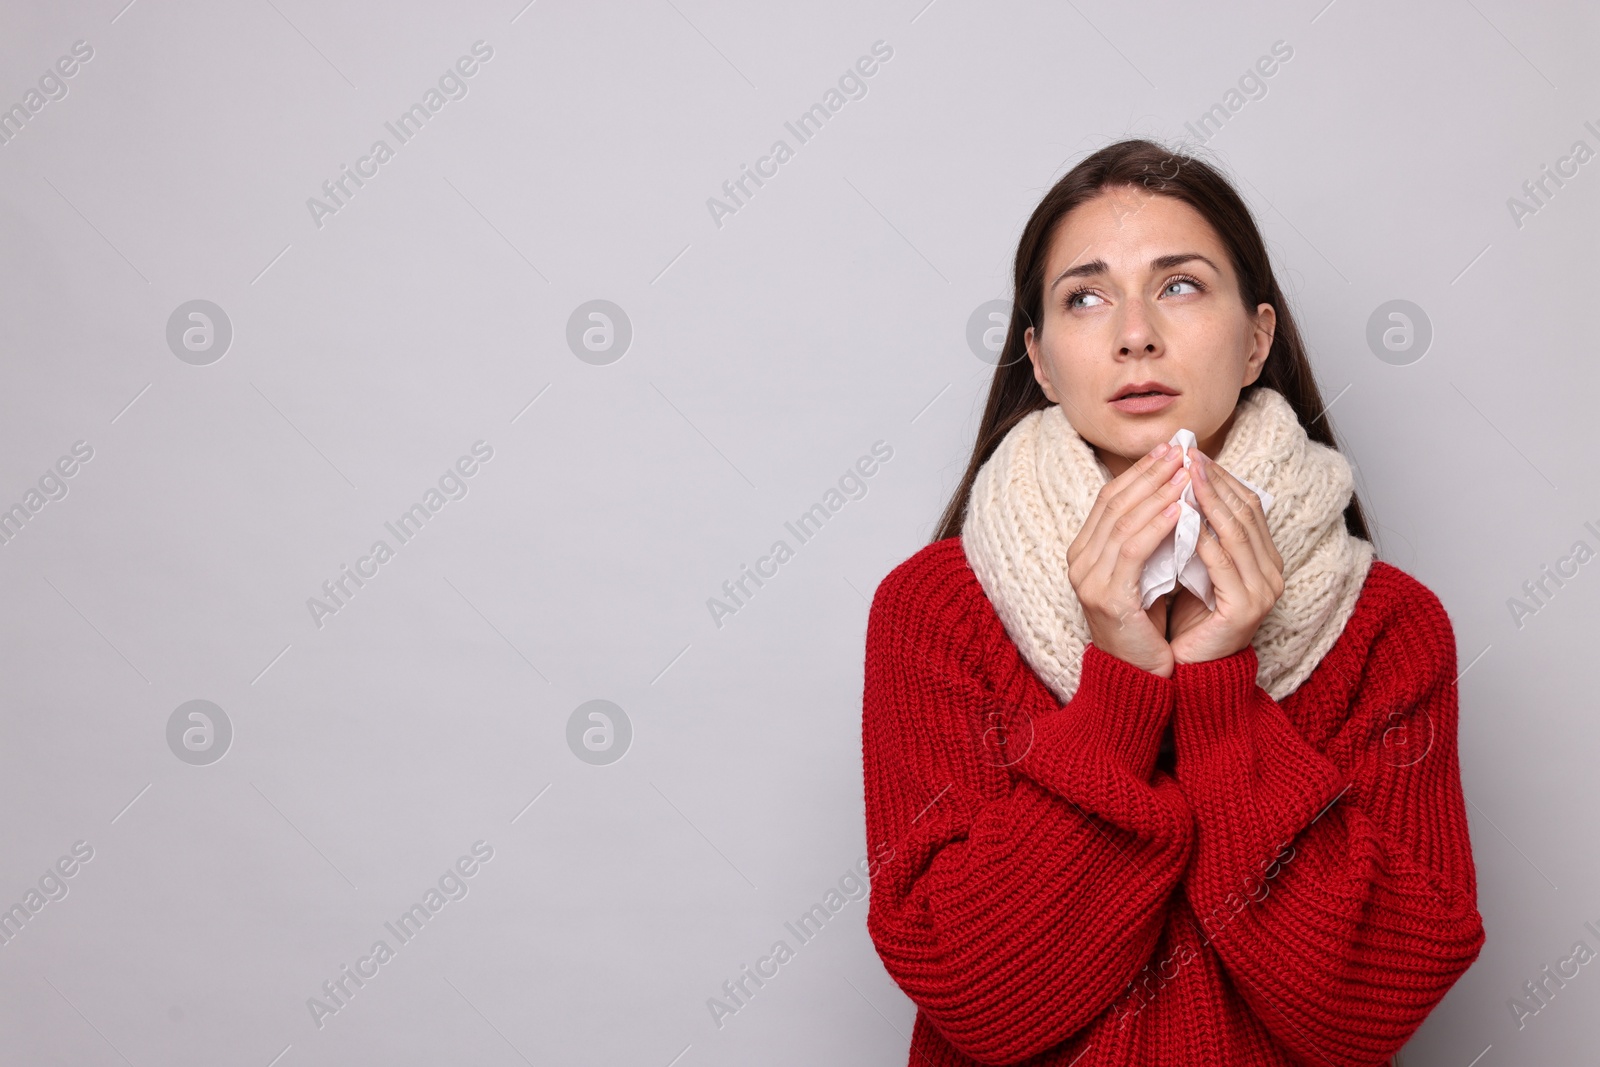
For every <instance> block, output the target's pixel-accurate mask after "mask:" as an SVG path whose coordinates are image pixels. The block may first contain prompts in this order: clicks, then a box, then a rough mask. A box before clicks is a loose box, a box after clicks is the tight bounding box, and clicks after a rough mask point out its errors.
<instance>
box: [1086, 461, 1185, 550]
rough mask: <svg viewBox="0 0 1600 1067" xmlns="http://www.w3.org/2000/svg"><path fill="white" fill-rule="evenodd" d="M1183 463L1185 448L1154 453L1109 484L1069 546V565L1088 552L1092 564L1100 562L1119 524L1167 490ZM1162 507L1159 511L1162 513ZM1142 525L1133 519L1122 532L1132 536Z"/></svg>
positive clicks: (1096, 500)
mask: <svg viewBox="0 0 1600 1067" xmlns="http://www.w3.org/2000/svg"><path fill="white" fill-rule="evenodd" d="M1182 461H1183V450H1182V449H1177V448H1173V449H1169V450H1168V451H1167V452H1165V453H1164V454H1162V455H1161V456H1157V455H1155V453H1154V452H1153V451H1152V452H1150V453H1149V454H1147V455H1146V456H1144V458H1142V459H1141V460H1140V461H1139V462H1138V463H1136V464H1134V465H1133V466H1132V467H1130V468H1128V469H1127V470H1125V471H1123V472H1122V473H1121V474H1120V475H1118V476H1117V477H1116V478H1114V479H1112V480H1111V481H1109V482H1107V483H1106V484H1105V486H1104V487H1103V488H1102V489H1101V490H1100V493H1099V495H1098V496H1097V497H1096V498H1095V502H1094V507H1092V508H1091V509H1090V510H1089V517H1088V518H1087V519H1085V520H1084V523H1083V528H1082V529H1081V530H1079V531H1078V536H1077V537H1076V538H1074V539H1073V542H1072V545H1071V546H1069V547H1068V549H1067V561H1068V562H1069V563H1071V562H1073V561H1075V560H1076V559H1077V558H1078V555H1079V554H1081V553H1087V554H1088V557H1089V560H1090V561H1091V563H1092V562H1093V561H1095V560H1098V559H1099V558H1100V556H1101V555H1102V554H1103V553H1104V551H1105V544H1106V542H1107V541H1108V540H1109V539H1110V537H1111V535H1112V531H1113V530H1114V529H1115V526H1116V523H1117V522H1118V521H1121V520H1122V519H1123V517H1124V516H1126V515H1128V514H1129V513H1130V512H1132V511H1134V510H1136V509H1137V508H1138V507H1139V506H1140V505H1141V504H1144V503H1146V502H1147V501H1149V499H1150V498H1151V497H1152V496H1153V495H1157V494H1159V493H1160V492H1161V491H1162V490H1163V489H1164V488H1167V486H1168V484H1169V482H1168V479H1170V478H1171V477H1172V476H1173V474H1174V472H1176V471H1178V470H1181V469H1182ZM1180 491H1181V490H1180ZM1164 506H1165V505H1164V504H1163V505H1160V507H1164ZM1160 507H1158V508H1157V510H1160ZM1140 525H1143V523H1142V522H1140V523H1135V522H1134V521H1133V520H1131V519H1130V520H1128V521H1127V522H1125V523H1124V525H1123V528H1122V532H1123V533H1124V534H1126V533H1129V532H1131V531H1132V530H1135V529H1138V527H1139V526H1140Z"/></svg>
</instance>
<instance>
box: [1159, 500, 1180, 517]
mask: <svg viewBox="0 0 1600 1067" xmlns="http://www.w3.org/2000/svg"><path fill="white" fill-rule="evenodd" d="M1177 513H1178V502H1177V501H1176V500H1174V501H1173V502H1172V503H1170V504H1168V505H1167V506H1166V507H1165V508H1162V509H1161V514H1163V515H1165V516H1166V517H1167V518H1169V519H1170V518H1172V516H1174V515H1176V514H1177Z"/></svg>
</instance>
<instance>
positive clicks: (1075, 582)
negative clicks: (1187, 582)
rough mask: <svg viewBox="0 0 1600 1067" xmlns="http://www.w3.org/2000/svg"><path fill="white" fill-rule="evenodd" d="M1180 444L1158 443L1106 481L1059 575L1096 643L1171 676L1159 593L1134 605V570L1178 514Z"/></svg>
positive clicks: (1184, 477) (1182, 475)
mask: <svg viewBox="0 0 1600 1067" xmlns="http://www.w3.org/2000/svg"><path fill="white" fill-rule="evenodd" d="M1182 464H1183V449H1181V448H1173V447H1172V446H1170V445H1167V444H1160V445H1157V446H1156V447H1155V449H1154V450H1152V451H1151V452H1150V454H1149V455H1147V456H1145V457H1144V458H1143V459H1141V460H1139V462H1137V463H1135V464H1134V465H1133V466H1131V467H1129V468H1128V469H1127V470H1125V471H1123V472H1122V473H1121V474H1119V475H1118V476H1117V477H1115V478H1113V479H1112V480H1111V481H1109V482H1107V483H1106V484H1105V485H1104V486H1102V487H1101V489H1100V494H1099V495H1098V496H1097V497H1095V501H1094V507H1093V508H1091V509H1090V511H1089V517H1088V518H1087V519H1085V520H1084V523H1083V528H1082V529H1081V530H1079V531H1078V536H1077V537H1075V538H1074V539H1073V541H1072V544H1070V545H1068V546H1067V579H1068V580H1069V581H1070V582H1071V583H1072V588H1073V591H1074V592H1075V593H1077V596H1078V603H1079V604H1081V605H1082V606H1083V614H1084V618H1085V620H1086V621H1087V622H1088V625H1089V639H1090V640H1091V641H1092V642H1094V645H1095V647H1096V648H1099V649H1100V650H1101V651H1103V652H1109V653H1110V654H1111V655H1113V656H1116V657H1117V658H1118V659H1120V660H1123V661H1124V662H1126V663H1131V664H1133V665H1134V666H1135V667H1140V668H1143V669H1144V670H1147V671H1149V672H1150V673H1151V674H1159V675H1160V676H1161V677H1163V678H1170V677H1172V668H1173V664H1174V660H1173V650H1172V647H1171V646H1170V645H1168V644H1167V598H1165V597H1162V598H1160V599H1159V600H1157V601H1156V602H1155V603H1154V604H1151V605H1150V607H1149V609H1148V610H1143V609H1141V608H1140V607H1139V575H1140V574H1141V573H1143V571H1144V565H1145V562H1146V561H1147V560H1148V559H1149V558H1150V553H1152V552H1154V551H1155V548H1156V546H1157V545H1158V544H1160V543H1161V539H1162V538H1163V537H1165V536H1166V535H1167V534H1168V533H1169V532H1170V531H1171V530H1172V528H1173V527H1174V526H1176V525H1177V522H1178V497H1179V496H1180V495H1182V493H1183V487H1184V485H1185V484H1186V483H1187V482H1188V473H1189V472H1188V471H1187V470H1185V469H1184V467H1183V465H1182Z"/></svg>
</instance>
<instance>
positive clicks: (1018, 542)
mask: <svg viewBox="0 0 1600 1067" xmlns="http://www.w3.org/2000/svg"><path fill="white" fill-rule="evenodd" d="M1214 458H1215V459H1216V461H1217V462H1218V463H1220V464H1221V465H1222V466H1223V468H1225V469H1226V470H1227V471H1228V472H1229V473H1230V474H1232V475H1234V476H1235V477H1238V478H1245V479H1248V480H1250V481H1251V482H1254V483H1255V484H1256V485H1259V486H1261V487H1262V488H1264V489H1266V490H1267V491H1268V492H1269V493H1271V494H1272V495H1273V497H1274V501H1273V504H1272V507H1271V508H1270V509H1269V510H1268V512H1267V529H1268V531H1269V532H1270V533H1271V534H1272V543H1273V544H1274V545H1275V546H1276V547H1277V549H1278V553H1279V555H1281V556H1282V557H1283V582H1284V586H1283V595H1282V596H1281V597H1279V599H1278V602H1277V603H1276V604H1275V605H1274V606H1273V608H1272V610H1271V611H1270V612H1269V613H1268V614H1267V617H1266V618H1265V619H1263V620H1262V621H1261V626H1260V628H1259V629H1258V630H1257V631H1256V635H1255V637H1254V638H1253V639H1252V640H1251V644H1252V645H1253V646H1254V648H1255V650H1256V658H1257V664H1258V669H1257V672H1256V683H1257V684H1258V685H1259V686H1261V688H1262V689H1265V690H1266V691H1267V693H1268V694H1269V695H1270V696H1271V697H1272V698H1273V699H1274V700H1281V699H1283V698H1284V697H1285V696H1287V695H1288V694H1290V693H1292V692H1294V690H1295V689H1296V688H1297V687H1298V686H1299V685H1300V683H1301V682H1303V681H1305V679H1306V678H1307V676H1309V675H1310V674H1311V671H1312V669H1313V668H1315V667H1316V665H1317V663H1318V662H1320V661H1321V659H1322V657H1323V655H1324V654H1326V653H1327V651H1328V649H1329V648H1331V647H1333V643H1334V641H1335V640H1337V639H1338V637H1339V634H1340V633H1341V632H1343V630H1344V625H1345V623H1346V622H1347V621H1348V620H1349V618H1350V613H1351V612H1352V611H1354V610H1355V605H1356V598H1357V597H1358V596H1359V595H1360V593H1361V587H1362V584H1363V583H1364V582H1365V581H1366V577H1367V570H1368V568H1369V567H1370V566H1371V563H1372V559H1373V549H1372V544H1371V543H1370V542H1368V541H1364V540H1362V539H1361V538H1358V537H1354V536H1352V535H1351V534H1350V533H1349V532H1348V531H1347V530H1346V529H1345V525H1344V509H1345V506H1346V505H1347V504H1348V503H1349V502H1350V495H1351V493H1352V492H1353V491H1354V480H1353V478H1352V475H1351V470H1350V463H1349V461H1348V460H1346V459H1345V457H1344V456H1343V455H1342V454H1341V453H1339V452H1338V451H1337V450H1335V449H1332V448H1329V447H1327V446H1326V445H1323V444H1319V443H1318V442H1316V441H1312V440H1311V439H1310V438H1308V437H1307V436H1306V432H1305V429H1304V428H1303V427H1302V426H1301V425H1300V421H1299V419H1298V418H1297V417H1296V416H1295V413H1294V409H1293V408H1291V407H1290V406H1289V402H1288V401H1287V400H1286V399H1284V397H1283V395H1282V394H1281V393H1279V392H1277V391H1276V390H1273V389H1270V388H1268V387H1265V386H1262V387H1260V388H1257V389H1256V390H1255V391H1254V392H1253V393H1250V394H1248V395H1246V396H1244V397H1242V398H1240V400H1239V404H1238V408H1237V409H1236V412H1235V418H1234V423H1233V426H1232V427H1230V428H1229V430H1228V438H1227V441H1226V442H1225V443H1224V444H1223V446H1222V451H1221V453H1220V454H1219V455H1217V456H1216V457H1214ZM1110 478H1111V472H1110V471H1109V470H1108V469H1107V468H1106V466H1105V465H1104V464H1103V463H1101V462H1100V460H1099V458H1098V457H1097V456H1096V455H1095V454H1094V450H1093V448H1092V447H1091V446H1090V445H1089V444H1088V443H1087V442H1086V441H1084V440H1083V438H1081V437H1079V436H1078V434H1077V431H1075V430H1074V429H1073V428H1072V424H1071V423H1070V422H1069V421H1068V420H1067V417H1066V415H1065V414H1064V413H1063V412H1062V410H1061V407H1060V405H1058V404H1052V405H1051V406H1049V407H1047V408H1042V409H1040V410H1038V411H1034V412H1031V413H1029V414H1028V415H1027V416H1025V417H1024V418H1023V419H1022V421H1021V422H1019V423H1017V425H1016V426H1014V427H1013V428H1012V429H1011V431H1010V432H1009V433H1007V434H1006V436H1005V438H1004V439H1003V440H1002V441H1001V442H1000V444H999V446H998V447H997V448H996V449H995V451H994V454H993V455H992V456H990V457H989V459H988V460H987V461H986V462H985V463H984V464H983V466H982V467H981V468H980V469H979V471H978V475H977V478H976V479H975V480H974V482H973V485H972V496H971V497H970V498H969V500H968V502H967V515H966V519H965V521H964V522H963V524H962V528H961V543H962V548H963V550H964V551H965V553H966V557H967V561H968V563H970V564H971V566H972V570H973V573H975V574H976V575H977V577H978V582H979V584H980V585H981V586H982V587H983V591H984V592H985V593H986V594H987V595H988V597H989V600H990V602H991V603H992V604H993V605H994V608H995V611H996V613H997V614H998V615H999V616H1000V620H1001V622H1003V623H1004V624H1005V628H1006V632H1007V633H1008V634H1009V635H1010V636H1011V639H1012V640H1013V641H1015V642H1016V645H1017V648H1018V649H1019V650H1020V651H1021V653H1022V656H1023V658H1024V659H1025V660H1027V662H1028V665H1029V666H1031V667H1032V668H1033V670H1034V672H1035V673H1036V674H1037V675H1038V676H1039V678H1040V679H1041V680H1042V681H1043V682H1044V683H1045V684H1046V685H1047V686H1049V687H1050V690H1051V691H1052V692H1053V693H1055V695H1056V696H1057V698H1058V699H1060V700H1061V701H1062V702H1063V703H1065V702H1066V701H1068V700H1070V699H1071V698H1072V694H1073V693H1074V692H1075V691H1076V690H1077V688H1078V678H1079V673H1080V670H1081V668H1082V664H1083V651H1084V647H1085V646H1086V645H1087V644H1088V641H1089V631H1088V624H1087V623H1086V622H1085V620H1084V615H1083V608H1082V606H1081V605H1079V603H1078V598H1077V595H1076V593H1074V592H1073V589H1072V583H1071V582H1070V581H1068V579H1067V546H1068V545H1070V544H1071V543H1072V541H1073V539H1074V538H1075V537H1077V535H1078V531H1079V530H1080V529H1081V528H1082V527H1083V523H1084V521H1085V520H1086V519H1087V518H1088V516H1089V511H1090V509H1091V508H1092V507H1093V506H1094V500H1095V496H1096V494H1098V493H1099V491H1100V487H1101V486H1103V485H1104V484H1105V483H1106V482H1107V481H1109V480H1110Z"/></svg>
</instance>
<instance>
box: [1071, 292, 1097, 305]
mask: <svg viewBox="0 0 1600 1067" xmlns="http://www.w3.org/2000/svg"><path fill="white" fill-rule="evenodd" d="M1080 299H1082V300H1099V299H1100V298H1099V297H1098V296H1096V295H1095V294H1094V293H1091V292H1089V290H1087V289H1079V290H1078V291H1077V292H1075V293H1072V294H1071V295H1069V296H1068V297H1067V307H1069V308H1081V307H1090V306H1091V305H1089V304H1080V303H1079V302H1078V301H1079V300H1080Z"/></svg>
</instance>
